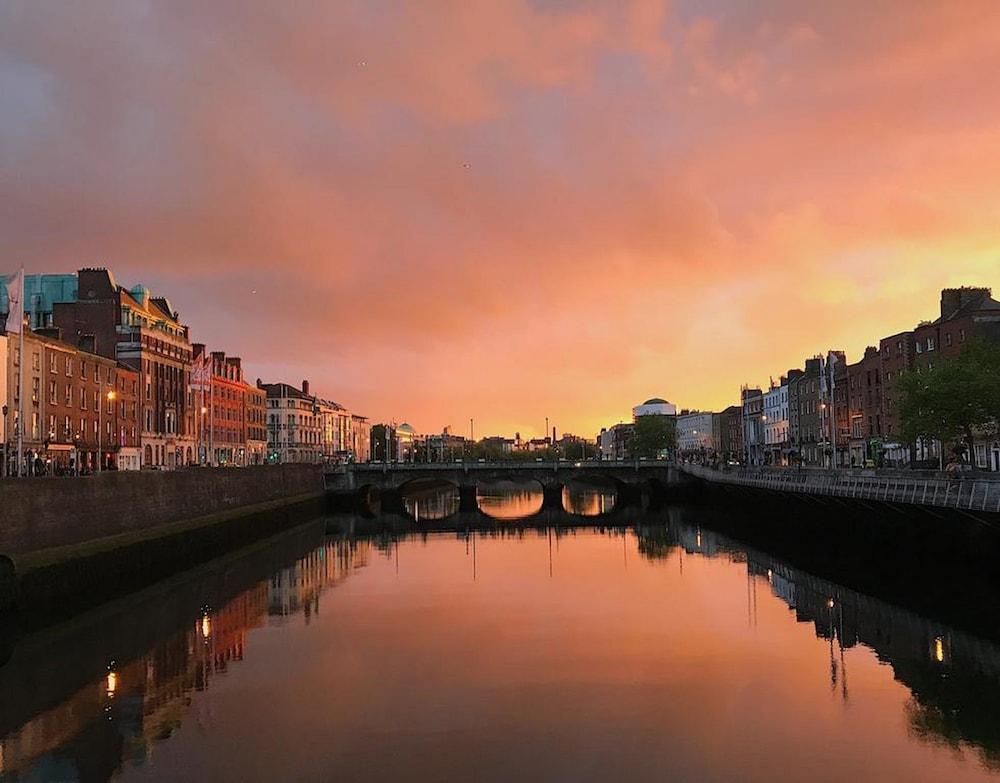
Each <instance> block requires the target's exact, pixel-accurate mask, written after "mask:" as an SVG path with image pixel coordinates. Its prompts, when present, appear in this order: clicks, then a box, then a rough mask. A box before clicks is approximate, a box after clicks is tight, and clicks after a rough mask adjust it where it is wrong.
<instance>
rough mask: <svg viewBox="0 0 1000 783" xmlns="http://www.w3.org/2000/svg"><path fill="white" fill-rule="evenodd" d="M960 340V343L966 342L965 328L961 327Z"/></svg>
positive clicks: (959, 331)
mask: <svg viewBox="0 0 1000 783" xmlns="http://www.w3.org/2000/svg"><path fill="white" fill-rule="evenodd" d="M958 341H959V342H960V343H964V342H965V329H959V330H958Z"/></svg>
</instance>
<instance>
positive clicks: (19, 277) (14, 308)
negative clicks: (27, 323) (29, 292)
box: [6, 269, 24, 334]
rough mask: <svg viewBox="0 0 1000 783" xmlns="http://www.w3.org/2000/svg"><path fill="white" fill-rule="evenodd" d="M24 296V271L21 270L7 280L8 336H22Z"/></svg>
mask: <svg viewBox="0 0 1000 783" xmlns="http://www.w3.org/2000/svg"><path fill="white" fill-rule="evenodd" d="M23 295H24V270H23V269H21V270H19V271H18V273H17V274H16V275H12V276H11V277H9V278H8V279H7V323H6V328H7V334H20V333H21V324H22V322H23V321H24V306H23V304H22V301H21V299H22V297H23Z"/></svg>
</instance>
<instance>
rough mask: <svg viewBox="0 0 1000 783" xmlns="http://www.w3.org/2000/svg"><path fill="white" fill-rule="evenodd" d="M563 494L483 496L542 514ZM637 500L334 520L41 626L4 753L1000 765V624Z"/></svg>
mask: <svg viewBox="0 0 1000 783" xmlns="http://www.w3.org/2000/svg"><path fill="white" fill-rule="evenodd" d="M537 494H538V493H532V492H531V491H530V490H524V489H523V488H516V487H507V488H503V487H499V488H497V487H494V488H491V489H490V490H489V491H487V492H484V493H482V494H481V497H480V503H481V504H482V505H483V507H484V508H487V507H488V508H489V510H490V511H491V513H493V514H494V515H495V516H498V517H504V516H517V515H521V514H523V513H525V512H526V511H530V510H531V509H532V508H534V504H535V503H536V502H537V503H538V504H539V505H540V503H541V499H540V497H536V495H537ZM582 494H583V495H586V493H582ZM420 502H421V503H423V505H422V506H421V509H420V510H421V511H422V512H426V515H432V514H433V513H437V512H435V511H434V509H435V508H447V507H450V506H449V505H448V504H449V503H450V501H447V502H446V501H443V500H442V499H441V498H436V499H433V500H430V499H428V498H424V500H423V501H420ZM609 503H613V496H612V497H610V498H609V497H608V496H607V493H602V492H601V491H599V490H597V491H593V492H591V493H590V496H589V497H582V496H581V497H577V498H575V499H574V498H564V504H565V505H566V506H567V507H568V508H576V509H578V510H579V511H581V512H583V513H596V512H597V511H599V510H600V509H601V508H602V507H607V506H608V505H609ZM602 504H603V506H602ZM412 510H415V509H413V508H411V511H412ZM646 518H647V519H648V517H646ZM598 521H603V520H598ZM614 521H615V524H618V525H622V527H583V528H578V529H575V530H571V531H566V530H565V529H563V530H560V531H558V532H557V531H555V530H551V529H550V530H544V529H542V530H536V529H516V530H515V529H513V528H512V529H511V530H509V531H504V532H502V533H492V534H484V533H471V534H466V533H461V534H455V533H449V534H445V533H438V534H427V535H421V536H410V537H402V538H399V539H392V538H388V537H387V538H380V539H355V540H338V539H334V538H329V537H326V535H325V533H324V531H325V526H324V525H323V524H322V523H319V524H317V525H315V526H310V527H307V528H303V529H301V530H299V531H296V532H294V533H292V534H289V535H288V536H286V537H284V538H283V539H281V540H279V541H272V542H270V543H268V544H266V545H264V546H261V547H257V548H256V549H254V550H250V551H245V552H241V553H237V554H236V555H234V556H232V557H230V558H228V559H227V560H226V561H223V562H219V563H214V564H211V565H209V566H206V567H203V568H200V569H198V570H197V571H194V572H190V573H188V574H185V575H183V576H181V577H178V578H176V579H174V580H172V581H171V582H170V583H167V584H163V585H158V586H156V587H155V588H151V589H150V590H148V591H146V592H144V593H143V594H141V595H138V596H135V597H133V598H132V599H129V600H128V601H125V602H120V603H118V604H114V605H109V606H106V607H101V608H100V609H99V610H96V611H94V612H91V613H89V614H87V615H85V616H82V617H80V618H77V620H75V621H74V622H72V623H68V624H66V625H64V626H60V627H57V628H51V629H48V630H46V631H44V632H41V633H38V634H35V635H33V636H29V637H25V638H22V639H20V640H18V641H17V643H16V645H15V646H14V648H13V653H12V654H11V655H10V659H9V660H8V661H7V662H6V664H4V665H3V666H0V738H2V739H0V779H2V780H5V781H6V780H11V781H14V780H17V781H35V780H38V781H43V780H44V781H51V780H59V781H63V780H65V781H71V780H81V781H100V780H107V779H116V780H124V781H181V780H186V781H192V780H211V781H258V780H260V781H328V780H351V781H354V780H417V781H442V780H458V781H472V780H475V781H509V780H518V781H536V780H539V781H547V780H558V781H581V780H586V781H610V780H650V781H652V780H657V781H661V780H670V781H699V782H701V781H766V782H767V783H773V781H775V780H784V781H935V783H942V782H945V781H947V782H951V781H978V780H1000V648H998V647H997V646H996V645H994V644H992V643H988V642H986V641H983V640H980V639H977V638H975V637H972V636H969V635H966V634H964V633H960V632H957V631H954V630H952V629H949V628H948V627H945V626H942V625H939V624H936V623H934V622H931V621H928V620H925V619H922V618H921V617H918V616H916V615H914V614H911V613H909V612H906V611H903V610H901V609H898V608H895V607H893V606H890V605H888V604H886V603H883V602H881V601H879V600H877V599H874V598H870V597H864V596H860V595H858V594H856V593H853V592H851V591H850V590H847V589H845V588H843V587H840V586H838V585H836V584H832V583H830V582H825V581H822V580H820V579H817V578H814V577H811V576H809V575H808V574H804V573H801V572H799V571H797V570H795V569H794V568H791V567H789V566H788V565H787V564H785V563H782V562H780V561H777V560H774V559H773V558H771V557H769V556H768V555H766V554H764V553H760V552H755V551H748V550H747V549H745V548H744V547H742V546H741V545H739V544H737V543H735V542H733V541H731V540H728V539H725V538H723V537H721V536H719V535H717V534H714V533H712V532H711V531H709V530H707V529H702V528H699V527H696V526H693V525H691V524H689V523H688V522H687V521H686V516H685V513H684V511H683V510H680V509H678V510H672V511H670V512H664V513H663V515H662V519H661V520H660V522H661V524H657V525H645V526H643V527H632V526H627V525H628V522H629V520H628V516H627V514H623V515H621V516H620V517H615V518H614Z"/></svg>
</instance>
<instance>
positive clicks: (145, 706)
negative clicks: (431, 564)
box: [0, 540, 370, 781]
mask: <svg viewBox="0 0 1000 783" xmlns="http://www.w3.org/2000/svg"><path fill="white" fill-rule="evenodd" d="M369 551H370V545H369V544H368V543H367V542H345V541H332V540H331V541H328V542H326V543H325V544H324V545H323V546H321V547H319V548H318V549H315V550H314V551H312V552H310V553H309V554H308V555H307V556H306V557H304V558H302V559H301V560H299V561H298V562H296V563H295V564H294V565H293V566H291V567H289V568H285V569H282V570H280V571H279V572H277V573H275V574H274V575H273V576H272V577H271V578H270V579H267V580H263V581H260V582H259V583H258V584H256V585H255V586H254V587H252V588H251V589H249V590H246V591H245V592H243V593H241V594H240V595H238V596H237V597H235V598H233V599H232V600H230V601H229V602H227V603H226V604H225V605H223V606H221V607H218V608H210V607H205V608H204V609H203V610H202V612H201V614H200V616H198V617H196V618H193V619H192V621H191V622H190V623H189V624H188V625H187V626H186V627H183V628H180V629H178V630H176V631H174V632H173V633H170V634H168V635H167V636H165V637H164V638H162V639H161V640H160V641H159V642H158V643H157V644H156V646H154V647H153V648H152V649H151V650H149V651H148V652H147V653H145V654H143V655H140V656H138V657H136V658H133V659H131V660H127V661H116V660H114V659H110V660H109V662H108V665H107V673H106V675H104V676H102V677H101V679H100V680H98V681H96V682H92V683H90V684H85V685H83V686H82V687H80V688H79V689H77V690H75V691H74V692H72V693H69V694H66V695H65V696H64V697H63V699H62V700H61V701H59V702H58V703H56V704H53V705H51V706H49V707H47V708H46V709H43V710H41V711H39V712H37V713H36V714H33V715H31V716H29V717H27V718H26V719H22V720H21V721H20V722H18V724H17V725H16V728H13V730H10V731H9V733H7V734H6V735H0V780H2V781H7V780H12V781H13V780H60V781H62V780H67V781H72V780H108V779H110V778H111V777H112V776H113V775H114V774H115V773H116V772H117V771H119V770H120V768H121V766H122V764H123V763H132V764H142V763H143V762H144V761H146V760H147V759H148V758H149V756H150V754H151V751H152V749H153V746H154V745H155V744H156V743H157V742H160V741H163V740H166V739H169V738H170V737H171V736H172V735H173V734H174V733H175V732H176V731H177V730H178V729H179V728H180V727H181V726H182V724H183V723H184V722H185V721H186V720H190V719H193V720H195V721H198V722H200V721H202V720H203V717H204V716H203V715H195V716H192V715H191V714H190V713H191V711H192V710H195V711H197V704H196V702H195V700H194V698H193V696H192V694H193V693H197V692H202V691H206V690H208V688H209V686H210V685H211V683H212V681H213V680H214V678H216V677H219V676H223V675H225V674H226V672H227V671H228V670H229V669H230V667H231V666H232V665H234V664H236V663H239V662H241V661H243V660H244V657H245V654H246V647H247V636H248V634H249V633H250V632H251V631H253V630H254V629H256V628H261V627H264V626H275V625H282V624H284V623H286V622H287V621H288V619H290V618H291V617H292V616H294V615H296V614H301V616H302V617H303V618H304V622H305V624H308V623H309V620H310V616H311V615H313V614H315V613H316V612H318V611H319V597H320V594H321V593H322V592H323V591H324V590H327V589H329V588H331V587H334V586H336V585H337V584H339V583H340V582H342V581H343V580H344V579H346V578H347V577H348V576H349V575H350V574H351V573H352V572H353V571H354V570H356V569H358V568H363V567H364V566H365V565H366V564H367V562H368V557H369ZM26 668H27V669H28V670H27V671H26ZM40 668H41V670H42V671H43V672H44V671H45V667H44V665H43V666H42V667H40ZM30 671H31V669H30V667H25V666H24V665H22V666H20V667H16V666H15V665H13V664H12V665H11V667H10V668H4V669H0V693H4V694H11V693H13V692H14V691H15V689H14V688H13V687H10V688H8V687H7V686H8V684H9V683H10V682H11V678H13V677H17V676H19V675H20V676H23V675H25V674H26V673H30ZM43 676H44V674H43ZM16 708H17V705H16V704H12V703H10V702H4V701H3V700H0V727H9V726H10V725H11V719H12V718H14V715H12V714H11V711H12V710H15V709H16Z"/></svg>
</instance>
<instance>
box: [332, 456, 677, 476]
mask: <svg viewBox="0 0 1000 783" xmlns="http://www.w3.org/2000/svg"><path fill="white" fill-rule="evenodd" d="M342 467H343V468H344V469H345V470H353V471H356V472H359V473H364V472H376V473H383V472H387V471H395V470H402V471H420V472H423V471H448V470H512V471H514V470H521V471H530V470H591V471H597V472H599V471H602V470H608V469H612V468H631V469H634V470H640V469H643V468H650V469H659V470H665V469H667V468H668V467H673V463H671V462H666V461H663V460H573V459H560V460H554V461H553V460H546V461H544V462H532V461H530V460H527V461H525V460H509V461H503V462H490V461H488V460H487V461H484V462H480V461H478V460H458V459H456V460H455V461H454V462H356V463H352V464H351V465H345V466H342Z"/></svg>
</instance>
